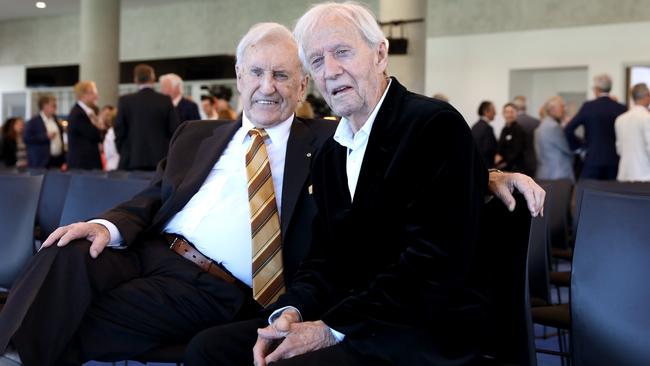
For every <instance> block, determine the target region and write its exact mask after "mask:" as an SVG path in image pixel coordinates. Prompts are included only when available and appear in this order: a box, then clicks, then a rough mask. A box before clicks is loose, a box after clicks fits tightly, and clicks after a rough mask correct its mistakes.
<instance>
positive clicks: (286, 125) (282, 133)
mask: <svg viewBox="0 0 650 366" xmlns="http://www.w3.org/2000/svg"><path fill="white" fill-rule="evenodd" d="M293 118H294V115H293V114H292V115H291V116H289V118H287V119H286V120H284V121H282V122H280V123H278V124H277V125H275V126H273V127H268V128H265V129H264V131H266V134H267V135H269V139H270V140H271V143H272V144H281V143H283V142H286V141H287V140H288V139H289V133H290V132H291V124H292V122H293ZM241 126H242V131H244V134H243V136H242V141H241V142H242V143H243V142H244V141H245V139H246V136H248V131H250V130H252V129H253V128H255V125H254V124H253V122H251V120H250V119H248V117H246V112H244V113H242V121H241Z"/></svg>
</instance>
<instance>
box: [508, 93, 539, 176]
mask: <svg viewBox="0 0 650 366" xmlns="http://www.w3.org/2000/svg"><path fill="white" fill-rule="evenodd" d="M512 104H514V105H515V108H517V124H518V125H519V126H521V129H522V130H524V132H525V133H526V150H525V151H524V160H525V163H524V174H527V175H534V174H535V172H536V171H537V156H536V155H535V130H536V129H537V127H539V124H540V121H539V119H537V118H535V117H533V116H531V115H530V114H528V113H526V97H525V96H523V95H517V96H516V97H514V99H513V100H512Z"/></svg>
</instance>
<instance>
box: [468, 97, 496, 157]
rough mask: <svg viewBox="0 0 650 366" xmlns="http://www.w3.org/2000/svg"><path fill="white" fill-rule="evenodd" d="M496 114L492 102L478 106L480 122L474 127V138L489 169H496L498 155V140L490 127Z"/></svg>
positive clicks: (485, 102) (483, 102) (484, 102)
mask: <svg viewBox="0 0 650 366" xmlns="http://www.w3.org/2000/svg"><path fill="white" fill-rule="evenodd" d="M496 114H497V112H496V109H495V108H494V104H493V103H492V102H490V101H488V100H485V101H482V102H481V104H480V105H479V106H478V115H479V120H478V121H477V122H476V123H474V126H472V136H474V141H476V146H477V148H478V151H479V152H480V153H481V156H482V157H483V162H484V163H485V166H486V167H487V168H494V158H495V156H496V154H497V145H498V144H497V138H496V136H495V135H494V129H493V128H492V126H490V123H491V122H492V121H494V116H495V115H496Z"/></svg>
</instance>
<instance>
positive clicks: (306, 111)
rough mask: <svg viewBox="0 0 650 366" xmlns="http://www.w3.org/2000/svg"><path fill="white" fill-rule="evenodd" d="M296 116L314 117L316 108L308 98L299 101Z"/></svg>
mask: <svg viewBox="0 0 650 366" xmlns="http://www.w3.org/2000/svg"><path fill="white" fill-rule="evenodd" d="M296 116H298V117H300V118H306V119H314V109H313V108H312V107H311V103H309V102H308V101H306V100H303V101H301V102H300V103H298V106H297V107H296Z"/></svg>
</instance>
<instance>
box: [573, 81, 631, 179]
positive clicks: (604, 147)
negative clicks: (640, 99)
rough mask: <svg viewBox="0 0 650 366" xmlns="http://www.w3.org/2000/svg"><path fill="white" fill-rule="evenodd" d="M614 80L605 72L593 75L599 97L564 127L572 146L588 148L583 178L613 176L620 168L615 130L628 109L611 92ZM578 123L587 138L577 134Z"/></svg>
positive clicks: (586, 105)
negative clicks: (615, 125)
mask: <svg viewBox="0 0 650 366" xmlns="http://www.w3.org/2000/svg"><path fill="white" fill-rule="evenodd" d="M611 89H612V80H611V79H610V77H609V76H608V75H605V74H602V75H598V76H596V77H595V78H594V88H593V90H594V94H595V95H596V99H594V100H592V101H588V102H585V103H584V104H583V105H582V107H580V110H579V111H578V113H577V114H576V115H575V117H573V119H572V120H571V121H570V122H569V124H568V125H567V126H566V127H565V128H564V132H565V133H566V136H567V140H569V146H570V147H571V149H573V150H576V149H582V148H584V149H586V150H587V156H586V157H585V161H584V166H583V167H582V173H581V174H580V178H584V179H601V180H614V179H616V174H617V172H618V154H617V153H616V132H615V130H614V122H615V121H616V118H617V117H618V116H620V115H621V114H623V113H625V111H626V108H625V106H624V105H622V104H620V103H618V102H616V101H614V100H613V99H612V98H611V97H610V95H609V92H610V91H611ZM579 126H583V127H584V133H585V134H584V136H585V138H584V140H583V139H580V138H578V137H577V136H576V134H575V132H576V129H577V128H578V127H579Z"/></svg>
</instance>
